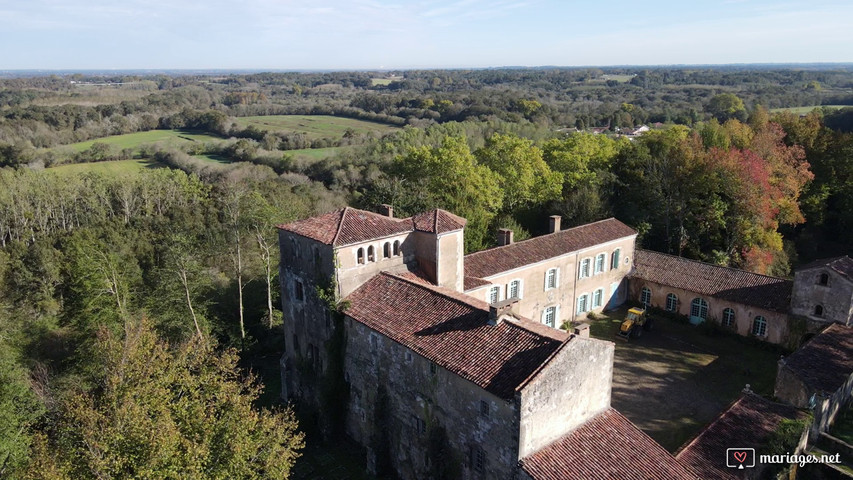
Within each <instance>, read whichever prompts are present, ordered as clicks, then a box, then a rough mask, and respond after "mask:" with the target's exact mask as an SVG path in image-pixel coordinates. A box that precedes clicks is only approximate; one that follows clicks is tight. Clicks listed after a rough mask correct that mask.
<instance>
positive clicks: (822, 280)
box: [817, 273, 829, 285]
mask: <svg viewBox="0 0 853 480" xmlns="http://www.w3.org/2000/svg"><path fill="white" fill-rule="evenodd" d="M817 284H818V285H829V274H827V273H821V274H820V277H818V279H817Z"/></svg>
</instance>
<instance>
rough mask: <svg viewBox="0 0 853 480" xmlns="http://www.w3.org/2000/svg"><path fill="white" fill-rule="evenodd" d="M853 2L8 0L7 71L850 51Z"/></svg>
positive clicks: (2, 63)
mask: <svg viewBox="0 0 853 480" xmlns="http://www.w3.org/2000/svg"><path fill="white" fill-rule="evenodd" d="M851 45H853V1H850V0H812V1H793V2H786V1H784V0H782V1H768V0H718V1H707V0H679V1H655V0H647V1H645V2H643V1H631V2H628V1H622V0H585V1H575V0H562V1H551V0H491V1H487V0H435V1H406V0H316V1H311V0H241V1H239V2H238V1H232V0H111V1H105V0H0V70H14V69H81V70H82V69H268V70H301V69H323V70H326V69H331V70H338V69H340V70H349V69H358V70H378V69H388V70H394V69H411V68H483V67H501V66H544V65H553V66H607V65H673V64H730V63H817V62H821V63H822V62H853V53H851V52H853V49H851V48H850V46H851Z"/></svg>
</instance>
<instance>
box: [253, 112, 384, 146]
mask: <svg viewBox="0 0 853 480" xmlns="http://www.w3.org/2000/svg"><path fill="white" fill-rule="evenodd" d="M236 123H237V125H239V126H240V127H243V128H246V127H248V126H249V125H254V126H255V127H256V128H258V129H260V130H267V131H272V132H296V133H302V134H304V135H305V136H306V138H308V139H309V140H315V139H319V138H342V137H343V136H344V133H345V132H346V131H347V130H349V129H351V130H353V131H354V132H355V133H357V134H363V133H370V132H380V133H387V132H392V131H394V130H397V129H398V127H394V126H392V125H386V124H384V123H377V122H368V121H366V120H356V119H353V118H344V117H333V116H330V115H267V116H259V117H240V118H237V119H236Z"/></svg>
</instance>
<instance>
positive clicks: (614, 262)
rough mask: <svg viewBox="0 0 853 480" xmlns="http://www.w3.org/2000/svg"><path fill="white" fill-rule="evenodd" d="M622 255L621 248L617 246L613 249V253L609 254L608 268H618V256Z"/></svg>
mask: <svg viewBox="0 0 853 480" xmlns="http://www.w3.org/2000/svg"><path fill="white" fill-rule="evenodd" d="M621 256H622V249H621V248H617V249H614V250H613V253H611V254H610V269H611V270H616V269H617V268H619V257H621Z"/></svg>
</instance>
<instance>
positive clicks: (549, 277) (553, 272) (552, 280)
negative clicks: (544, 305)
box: [545, 268, 557, 290]
mask: <svg viewBox="0 0 853 480" xmlns="http://www.w3.org/2000/svg"><path fill="white" fill-rule="evenodd" d="M552 288H557V269H556V268H551V269H548V271H547V272H546V273H545V290H549V289H552Z"/></svg>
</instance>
